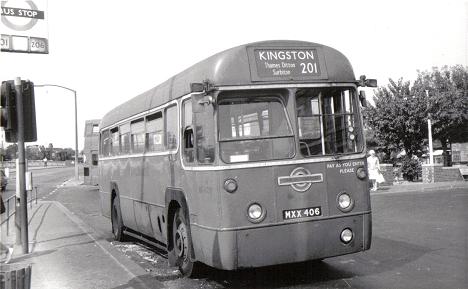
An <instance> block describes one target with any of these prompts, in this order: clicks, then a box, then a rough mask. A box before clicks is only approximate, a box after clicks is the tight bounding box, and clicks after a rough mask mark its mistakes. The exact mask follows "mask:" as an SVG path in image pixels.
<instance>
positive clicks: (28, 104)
mask: <svg viewBox="0 0 468 289" xmlns="http://www.w3.org/2000/svg"><path fill="white" fill-rule="evenodd" d="M21 94H22V98H23V113H22V116H23V119H24V141H25V142H33V141H36V140H37V133H36V108H35V99H34V83H32V82H31V81H25V80H22V81H21ZM16 101H17V95H16V91H15V83H14V81H13V80H8V81H3V82H2V87H1V102H0V106H1V109H0V115H1V118H0V127H3V128H4V129H5V139H6V141H7V142H17V141H18V111H17V106H16Z"/></svg>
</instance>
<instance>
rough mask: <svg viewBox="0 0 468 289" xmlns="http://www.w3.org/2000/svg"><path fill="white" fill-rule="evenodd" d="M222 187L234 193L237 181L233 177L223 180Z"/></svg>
mask: <svg viewBox="0 0 468 289" xmlns="http://www.w3.org/2000/svg"><path fill="white" fill-rule="evenodd" d="M224 189H225V190H226V192H228V193H234V192H235V191H237V182H236V180H234V179H227V180H225V181H224Z"/></svg>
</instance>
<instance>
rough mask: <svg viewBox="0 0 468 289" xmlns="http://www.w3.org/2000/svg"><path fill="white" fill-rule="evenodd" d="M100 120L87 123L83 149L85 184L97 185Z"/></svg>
mask: <svg viewBox="0 0 468 289" xmlns="http://www.w3.org/2000/svg"><path fill="white" fill-rule="evenodd" d="M100 122H101V120H100V119H92V120H87V121H86V123H85V134H84V137H85V142H84V149H83V170H84V172H83V175H84V183H85V184H88V185H97V180H98V178H97V177H98V162H99V159H98V153H99V123H100Z"/></svg>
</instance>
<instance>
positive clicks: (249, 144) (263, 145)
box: [218, 96, 294, 163]
mask: <svg viewBox="0 0 468 289" xmlns="http://www.w3.org/2000/svg"><path fill="white" fill-rule="evenodd" d="M218 119H219V136H220V138H219V142H220V152H221V159H222V160H223V161H224V162H226V163H236V162H248V161H261V160H272V159H284V158H292V157H293V156H294V135H293V133H292V129H291V127H290V125H289V122H288V118H287V114H286V111H285V107H284V104H283V103H282V102H281V101H280V99H279V98H277V97H268V96H258V97H255V96H253V97H252V96H251V97H245V98H237V97H236V98H235V99H223V100H221V101H220V102H219V113H218Z"/></svg>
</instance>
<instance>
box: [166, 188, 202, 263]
mask: <svg viewBox="0 0 468 289" xmlns="http://www.w3.org/2000/svg"><path fill="white" fill-rule="evenodd" d="M165 204H166V212H165V215H166V228H167V230H166V232H167V236H166V237H167V258H168V260H169V265H171V266H175V265H176V259H177V258H176V256H175V253H174V244H173V242H172V237H171V232H172V223H173V217H174V213H175V210H176V209H177V206H178V207H180V208H181V209H182V210H183V211H184V216H185V219H186V220H187V222H188V224H187V225H188V226H190V214H189V207H188V205H187V200H186V198H185V194H184V192H183V191H182V190H181V189H176V188H167V189H166V194H165ZM188 235H189V238H190V240H193V238H192V232H191V230H190V227H189V230H188ZM191 252H192V254H191V256H190V257H191V259H192V261H195V260H196V258H195V253H194V250H193V242H192V248H191Z"/></svg>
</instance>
